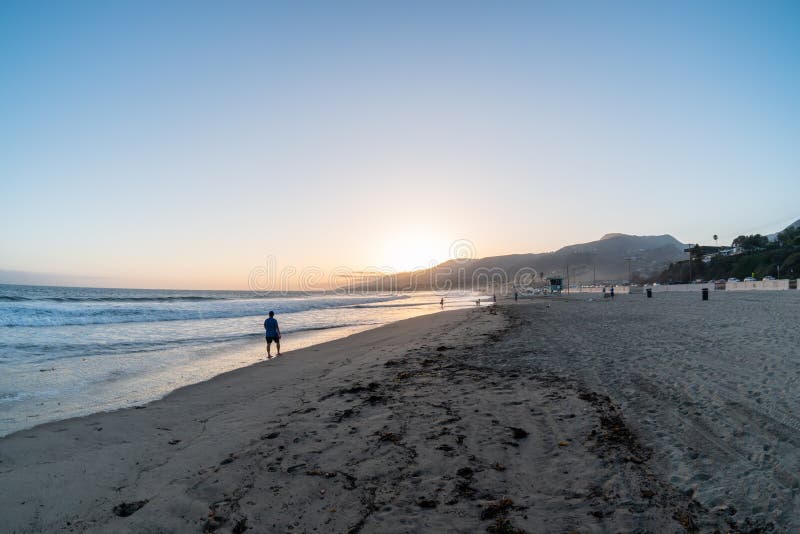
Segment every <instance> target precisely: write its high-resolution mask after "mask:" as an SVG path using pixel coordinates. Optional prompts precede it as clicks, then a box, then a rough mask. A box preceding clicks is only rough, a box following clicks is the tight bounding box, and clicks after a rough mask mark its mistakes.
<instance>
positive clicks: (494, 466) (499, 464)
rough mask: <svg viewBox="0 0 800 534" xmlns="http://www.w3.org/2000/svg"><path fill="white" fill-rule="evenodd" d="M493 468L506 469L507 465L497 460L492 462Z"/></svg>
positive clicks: (497, 469)
mask: <svg viewBox="0 0 800 534" xmlns="http://www.w3.org/2000/svg"><path fill="white" fill-rule="evenodd" d="M492 469H494V470H495V471H505V470H506V466H504V465H503V464H501V463H500V462H495V463H493V464H492Z"/></svg>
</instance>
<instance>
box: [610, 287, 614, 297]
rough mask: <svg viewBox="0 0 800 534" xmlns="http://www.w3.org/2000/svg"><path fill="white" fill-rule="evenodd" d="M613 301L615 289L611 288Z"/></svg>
mask: <svg viewBox="0 0 800 534" xmlns="http://www.w3.org/2000/svg"><path fill="white" fill-rule="evenodd" d="M611 300H614V288H613V287H612V288H611Z"/></svg>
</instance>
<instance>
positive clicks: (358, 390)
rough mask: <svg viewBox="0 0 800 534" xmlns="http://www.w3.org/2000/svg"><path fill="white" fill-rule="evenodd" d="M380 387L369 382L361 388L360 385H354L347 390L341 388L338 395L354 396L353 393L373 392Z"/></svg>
mask: <svg viewBox="0 0 800 534" xmlns="http://www.w3.org/2000/svg"><path fill="white" fill-rule="evenodd" d="M379 387H380V384H378V383H377V382H370V383H369V384H367V385H366V386H362V385H361V384H355V385H354V386H352V387H349V388H342V389H340V390H339V395H344V394H346V393H349V394H355V393H363V392H365V391H375V390H376V389H378V388H379Z"/></svg>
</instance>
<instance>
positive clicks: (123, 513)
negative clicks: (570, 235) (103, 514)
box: [113, 499, 150, 517]
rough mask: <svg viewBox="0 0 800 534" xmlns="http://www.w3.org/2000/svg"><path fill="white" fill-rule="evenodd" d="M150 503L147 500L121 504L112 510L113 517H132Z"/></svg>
mask: <svg viewBox="0 0 800 534" xmlns="http://www.w3.org/2000/svg"><path fill="white" fill-rule="evenodd" d="M148 502H150V501H149V500H148V499H144V500H142V501H132V502H122V503H119V504H118V505H116V506H115V507H114V508H113V512H114V515H117V516H119V517H128V516H130V515H133V514H134V513H135V512H136V511H138V510H139V509H140V508H141V507H142V506H144V505H145V504H147V503H148Z"/></svg>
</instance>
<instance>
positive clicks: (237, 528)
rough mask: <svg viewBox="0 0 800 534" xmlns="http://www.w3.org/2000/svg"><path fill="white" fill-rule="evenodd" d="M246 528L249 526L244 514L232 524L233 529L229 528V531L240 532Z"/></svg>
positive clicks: (238, 533)
mask: <svg viewBox="0 0 800 534" xmlns="http://www.w3.org/2000/svg"><path fill="white" fill-rule="evenodd" d="M248 528H249V527H248V526H247V516H245V517H243V518H241V519H239V520H238V521H237V522H236V523H235V524H234V525H233V529H232V530H231V532H233V534H242V532H244V531H245V530H247V529H248Z"/></svg>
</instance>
